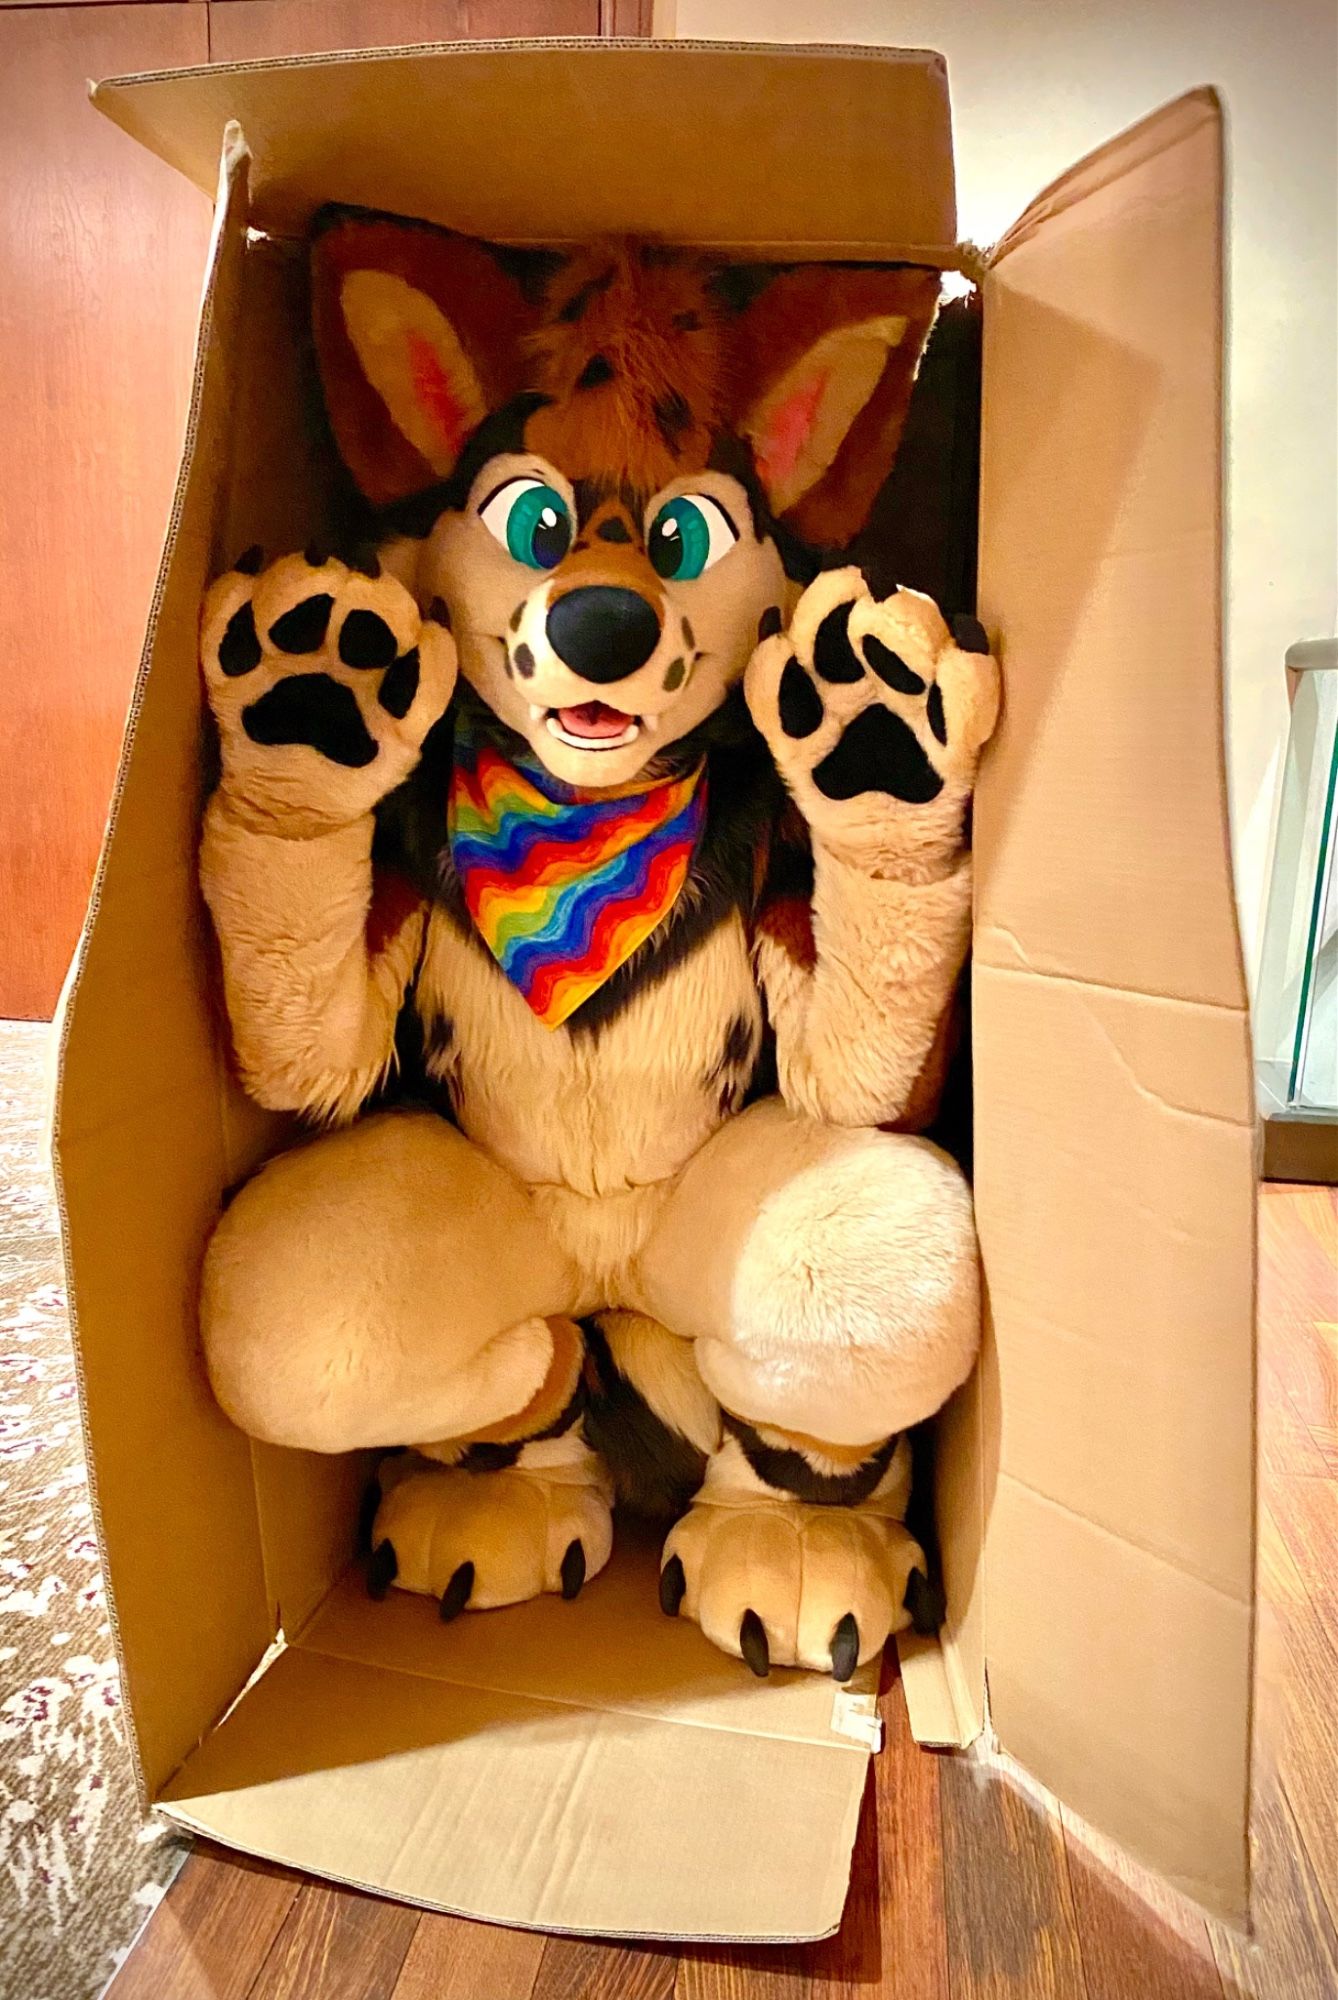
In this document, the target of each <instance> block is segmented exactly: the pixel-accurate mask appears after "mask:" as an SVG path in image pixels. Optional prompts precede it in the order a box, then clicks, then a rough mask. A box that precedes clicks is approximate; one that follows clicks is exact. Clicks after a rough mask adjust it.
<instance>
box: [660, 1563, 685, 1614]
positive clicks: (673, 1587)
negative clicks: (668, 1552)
mask: <svg viewBox="0 0 1338 2000" xmlns="http://www.w3.org/2000/svg"><path fill="white" fill-rule="evenodd" d="M687 1588H688V1580H687V1578H686V1576H684V1574H683V1562H682V1558H681V1557H680V1556H670V1558H669V1560H668V1562H667V1563H666V1564H665V1566H664V1568H663V1569H662V1570H661V1571H660V1609H661V1611H662V1612H663V1613H664V1615H665V1617H666V1618H677V1616H678V1611H679V1606H680V1605H681V1604H682V1602H683V1599H684V1597H685V1596H686V1595H687Z"/></svg>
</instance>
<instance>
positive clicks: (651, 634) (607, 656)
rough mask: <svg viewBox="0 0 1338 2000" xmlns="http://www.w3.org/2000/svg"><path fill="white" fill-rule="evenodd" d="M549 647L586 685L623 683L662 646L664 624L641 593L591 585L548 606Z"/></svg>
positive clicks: (569, 593)
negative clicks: (606, 682) (589, 683)
mask: <svg viewBox="0 0 1338 2000" xmlns="http://www.w3.org/2000/svg"><path fill="white" fill-rule="evenodd" d="M548 643H549V645H550V646H551V647H552V648H553V651H554V652H555V653H556V654H557V656H558V658H559V659H560V660H562V661H564V662H565V663H566V665H567V666H569V667H570V668H571V670H572V672H573V673H574V674H579V675H580V676H581V679H582V680H586V681H597V682H599V683H601V684H602V683H603V682H605V681H621V680H625V679H626V677H627V675H628V674H634V673H635V672H636V670H637V668H638V667H644V666H645V664H646V662H647V660H648V659H649V658H650V656H651V654H652V653H653V652H654V651H655V648H656V647H657V646H658V645H659V643H660V621H659V619H658V618H657V617H656V615H655V611H654V607H653V606H652V605H650V604H648V603H647V602H646V600H645V598H644V597H642V596H641V595H640V594H639V593H638V592H637V591H635V590H619V589H617V588H615V587H614V586H613V585H612V584H607V583H597V584H587V585H586V586H585V588H584V589H582V590H569V591H568V592H567V593H566V595H565V596H564V597H559V599H558V601H557V603H556V604H554V605H552V606H551V607H550V609H549V613H548Z"/></svg>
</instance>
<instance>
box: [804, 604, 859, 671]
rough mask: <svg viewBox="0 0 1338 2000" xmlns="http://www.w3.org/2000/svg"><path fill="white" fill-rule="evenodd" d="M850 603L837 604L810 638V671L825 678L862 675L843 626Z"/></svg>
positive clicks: (850, 610) (847, 615)
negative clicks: (811, 638) (811, 666)
mask: <svg viewBox="0 0 1338 2000" xmlns="http://www.w3.org/2000/svg"><path fill="white" fill-rule="evenodd" d="M854 608H855V607H854V605H853V604H849V603H847V604H838V605H837V606H836V609H835V610H834V611H829V612H828V613H827V616H826V617H825V618H824V619H823V621H822V623H821V625H819V627H818V636H817V638H816V639H815V640H814V641H813V670H814V672H815V673H816V674H818V675H819V676H820V677H821V679H823V680H825V681H858V680H862V679H863V677H864V662H863V661H862V660H861V659H860V656H859V654H858V653H857V652H856V651H855V649H854V647H853V646H852V645H851V643H850V635H849V633H848V632H847V631H846V627H847V626H848V625H849V623H850V614H851V612H852V611H853V610H854Z"/></svg>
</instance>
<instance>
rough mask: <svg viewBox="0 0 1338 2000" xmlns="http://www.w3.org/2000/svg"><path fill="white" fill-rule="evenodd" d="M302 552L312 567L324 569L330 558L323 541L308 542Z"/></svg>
mask: <svg viewBox="0 0 1338 2000" xmlns="http://www.w3.org/2000/svg"><path fill="white" fill-rule="evenodd" d="M302 554H303V556H304V557H305V559H306V561H307V562H308V563H310V565H311V567H312V569H324V568H325V565H326V563H328V562H329V560H330V551H329V549H328V548H327V547H326V546H325V543H324V542H308V544H307V546H306V548H305V549H304V550H303V551H302Z"/></svg>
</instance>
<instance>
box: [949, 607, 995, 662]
mask: <svg viewBox="0 0 1338 2000" xmlns="http://www.w3.org/2000/svg"><path fill="white" fill-rule="evenodd" d="M952 636H953V638H954V640H955V641H956V643H957V650H958V652H960V653H988V651H989V649H990V642H989V640H988V639H987V638H986V636H985V627H984V626H983V625H982V624H981V622H980V620H979V619H978V618H973V617H972V616H971V614H970V612H969V611H959V612H958V614H957V616H956V617H955V618H954V619H953V621H952Z"/></svg>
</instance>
